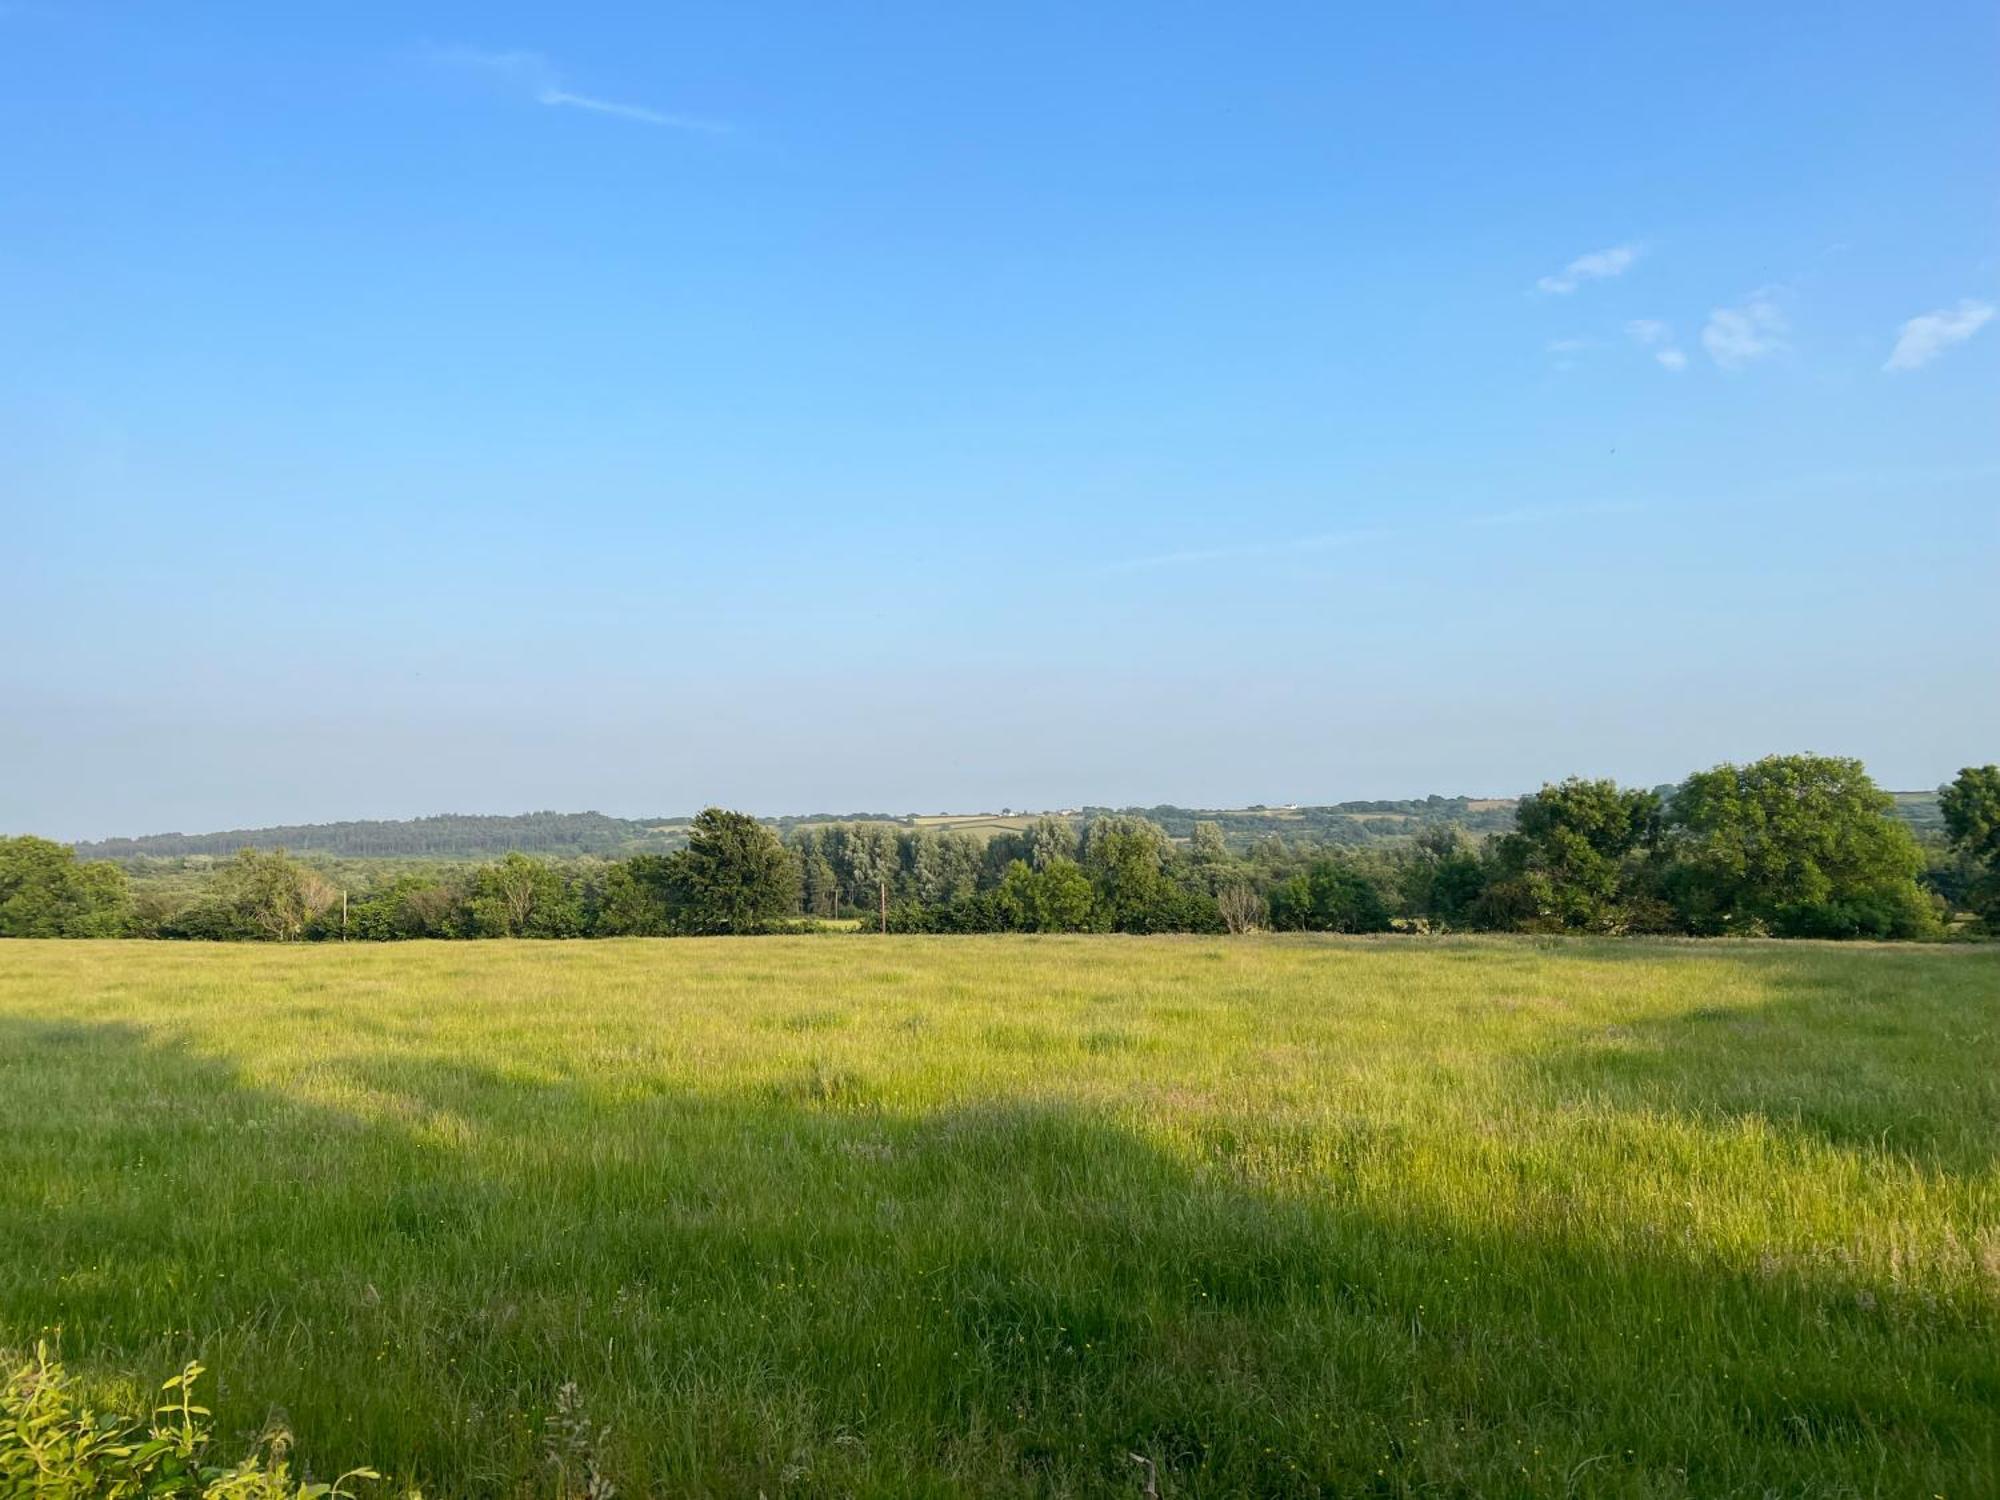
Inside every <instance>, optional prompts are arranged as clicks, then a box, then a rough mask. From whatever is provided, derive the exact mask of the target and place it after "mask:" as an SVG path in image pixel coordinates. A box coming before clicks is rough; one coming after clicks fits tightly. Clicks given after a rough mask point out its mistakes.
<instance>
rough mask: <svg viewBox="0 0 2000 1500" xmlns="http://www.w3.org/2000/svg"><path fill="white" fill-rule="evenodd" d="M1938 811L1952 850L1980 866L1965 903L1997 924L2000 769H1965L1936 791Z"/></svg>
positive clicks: (1999, 919) (1999, 914) (1999, 909)
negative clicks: (1942, 816)
mask: <svg viewBox="0 0 2000 1500" xmlns="http://www.w3.org/2000/svg"><path fill="white" fill-rule="evenodd" d="M1938 810H1939V811H1940V812H1941V813H1943V815H1944V826H1945V832H1946V833H1947V834H1949V835H1950V837H1951V842H1952V847H1953V848H1955V849H1957V850H1958V851H1959V852H1960V853H1961V854H1963V855H1965V856H1966V857H1967V858H1969V859H1971V860H1974V861H1976V862H1977V864H1978V865H1979V867H1980V874H1979V875H1978V876H1977V877H1975V878H1974V879H1973V880H1972V881H1970V882H1969V883H1968V884H1967V886H1966V889H1965V891H1964V898H1965V900H1966V901H1967V902H1968V903H1970V904H1971V905H1972V907H1973V908H1974V909H1975V910H1977V911H1978V912H1979V914H1980V915H1981V916H1983V917H1985V918H1986V920H1987V921H1988V922H1990V923H2000V766H1967V767H1966V768H1965V769H1964V770H1962V771H1960V772H1959V773H1958V777H1957V779H1956V780H1954V781H1953V782H1952V783H1951V785H1950V786H1947V787H1943V788H1940V789H1939V791H1938Z"/></svg>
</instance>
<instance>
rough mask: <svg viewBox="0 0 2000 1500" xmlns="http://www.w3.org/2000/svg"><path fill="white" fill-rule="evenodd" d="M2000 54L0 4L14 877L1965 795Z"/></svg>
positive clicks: (1304, 21) (1978, 589) (946, 17)
mask: <svg viewBox="0 0 2000 1500" xmlns="http://www.w3.org/2000/svg"><path fill="white" fill-rule="evenodd" d="M611 12H616V14H613V13H611ZM1997 14H2000V13H1996V11H1995V9H1994V7H1993V6H1992V5H1991V4H1989V3H1983V0H1981V3H1965V4H1936V5H1916V6H1885V5H1882V4H1880V3H1859V4H1832V5H1811V6H1777V5H1752V6H1745V5H1741V4H1730V5H1670V6H1668V5H1662V6H1605V5H1600V4H1576V5H1567V6H1554V5H1547V6H1538V5H1520V6H1476V5H1462V4H1452V5H1439V6H1424V5H1410V4H1396V5H1382V6H1378V7H1374V8H1370V9H1361V8H1355V7H1345V6H1330V5H1324V4H1297V5H1256V4H1250V5H1239V6H1220V5H1199V6H1196V5H1175V4H1161V3H1148V4H1132V5H1117V4H1102V5H1086V6H1078V5H1074V4H1061V5H1056V4H1046V5H1044V4H1023V3H1010V4H1006V5H989V6H979V5H971V4H967V5H939V4H936V3H924V4H915V3H911V4H870V5H825V4H810V5H808V4H798V5H775V4H755V3H730V4H710V5H701V6H681V5H663V6H657V7H639V6H631V7H608V8H603V9H602V10H600V9H599V8H595V7H578V6H556V5H543V6H529V5H519V4H505V3H493V0H481V3H479V4H469V3H468V4H431V5H409V4H389V3H376V4H369V3H343V4H338V5H336V4H318V5H304V4H300V5H270V4H248V3H245V4H232V3H207V4H202V5H162V4H140V3H132V4H126V5H118V4H109V3H96V0H0V141H4V143H5V145H4V148H0V521H4V529H0V549H4V551H3V552H0V569H4V571H0V577H4V580H5V586H6V590H7V594H8V596H9V606H8V609H7V612H6V613H7V619H8V622H9V629H8V632H7V636H8V639H7V645H6V649H5V651H4V659H0V830H26V829H33V830H38V831H43V832H47V833H50V834H54V835H58V836H69V837H85V836H94V835H100V834H107V833H137V832H147V831H158V830H166V829H183V830H188V831H193V830H200V829H209V828H215V827H229V826H241V825H248V824H257V823H264V822H272V821H293V820H319V819H330V818H340V817H363V816H405V815H411V814H418V813H425V812H433V811H444V810H456V811H516V810H521V809H526V808H535V807H557V808H583V807H597V808H601V809H603V810H605V811H609V812H616V813H625V814H643V813H653V812H668V811H682V810H687V809H691V808H694V807H696V806H699V805H701V804H702V803H705V802H710V801H720V802H724V803H729V804H734V805H738V806H743V807H747V808H750V809H753V810H757V811H767V812H774V811H782V810H810V809H836V810H841V809H854V808H877V809H892V810H905V809H917V810H926V811H928V810H938V809H944V808H953V809H962V808H986V807H998V806H1000V805H1003V804H1004V805H1011V806H1015V807H1021V806H1034V807H1040V806H1056V805H1064V804H1069V803H1075V802H1082V801H1093V802H1111V803H1127V802H1138V803H1150V802H1154V801H1162V800H1167V801H1176V802H1182V803H1200V804H1211V805H1218V804H1219V805H1234V804H1241V803H1244V802H1250V801H1294V800H1296V801H1330V800H1336V799H1341V798H1347V797H1365V796H1398V795H1407V794H1421V793H1425V792H1430V791H1440V792H1455V791H1464V792H1472V793H1504V792H1513V791H1518V790H1521V789H1524V788H1529V787H1532V786H1534V785H1536V784H1538V783H1539V782H1540V781H1542V780H1543V779H1545V778H1553V777H1560V776H1562V775H1564V774H1567V773H1570V772H1590V773H1597V774H1610V775H1615V776H1618V777H1620V778H1621V779H1625V780H1629V781H1633V782H1639V783H1647V784H1650V783H1654V782H1658V781H1663V780H1670V779H1676V778H1678V777H1679V776H1680V775H1682V774H1684V773H1685V772H1687V771H1688V770H1690V769H1693V768H1696V767H1699V766H1704V765H1708V764H1712V763H1714V762H1715V761H1718V760H1721V759H1740V758H1744V757H1749V756H1754V755H1757V754H1761V753H1765V752H1768V751H1775V750H1803V749H1813V750H1823V751H1828V752H1839V753H1847V754H1857V755H1860V756H1863V757H1864V758H1866V759H1867V760H1868V761H1869V763H1870V765H1871V766H1872V767H1873V768H1874V770H1875V771H1876V772H1877V774H1878V777H1879V778H1880V779H1881V780H1882V781H1884V782H1885V783H1887V784H1890V785H1895V786H1924V785H1932V784H1935V783H1936V782H1937V781H1939V780H1940V779H1942V778H1945V777H1948V776H1949V775H1950V774H1952V773H1953V772H1954V771H1955V770H1956V768H1957V767H1958V766H1960V765H1961V764H1964V763H1966V762H1968V761H1986V760H1991V759H1995V758H2000V666H1996V656H2000V653H1997V652H1996V645H2000V587H1996V580H1997V579H2000V503H1997V502H2000V399H1997V398H2000V318H1994V319H1993V320H1992V321H1991V322H1990V323H1989V322H1988V321H1987V320H1988V319H1989V318H1991V317H1992V309H1993V306H1994V305H1995V304H2000V236H1996V216H1995V205H1996V188H2000V171H1996V164H1997V162H2000V84H1996V72H1995V67H1994V61H1995V57H1996V55H2000V20H1996V15H1997Z"/></svg>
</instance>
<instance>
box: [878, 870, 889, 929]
mask: <svg viewBox="0 0 2000 1500" xmlns="http://www.w3.org/2000/svg"><path fill="white" fill-rule="evenodd" d="M875 889H876V890H877V891H879V892H880V893H881V896H882V930H883V931H884V932H887V931H888V930H889V877H888V876H886V875H878V876H876V877H875Z"/></svg>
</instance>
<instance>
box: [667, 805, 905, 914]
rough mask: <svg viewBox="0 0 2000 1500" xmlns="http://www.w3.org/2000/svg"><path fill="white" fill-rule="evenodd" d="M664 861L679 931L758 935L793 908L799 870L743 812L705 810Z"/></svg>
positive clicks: (774, 839) (770, 835)
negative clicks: (668, 866)
mask: <svg viewBox="0 0 2000 1500" xmlns="http://www.w3.org/2000/svg"><path fill="white" fill-rule="evenodd" d="M667 858H668V860H669V861H671V863H672V867H673V868H672V872H671V875H670V884H671V885H672V888H673V902H674V926H675V929H676V930H677V931H681V932H694V933H723V932H761V931H764V930H765V929H767V928H769V927H770V926H771V925H772V924H773V923H775V922H781V921H783V920H784V919H785V918H787V917H789V916H790V915H791V914H792V913H793V911H795V910H796V909H797V903H798V894H799V885H798V882H799V873H798V866H797V865H796V864H795V863H794V862H793V860H792V856H791V854H790V853H789V852H788V851H787V850H786V849H785V846H784V845H783V844H781V843H779V842H778V836H777V835H776V834H775V833H773V832H772V831H771V830H770V829H769V828H767V827H765V826H764V825H763V824H762V823H760V822H758V821H757V820H756V819H755V818H753V817H750V816H748V815H747V814H745V813H738V812H726V811H724V810H723V809H722V808H719V807H710V808H706V809H704V810H703V811H702V812H701V813H700V814H699V815H698V816H697V817H696V818H695V820H694V826H693V827H692V828H691V829H690V830H689V833H688V846H687V848H685V849H683V850H680V851H679V852H678V853H675V854H671V855H669V856H667ZM883 868H884V870H885V872H886V869H887V866H886V864H885V865H884V866H883Z"/></svg>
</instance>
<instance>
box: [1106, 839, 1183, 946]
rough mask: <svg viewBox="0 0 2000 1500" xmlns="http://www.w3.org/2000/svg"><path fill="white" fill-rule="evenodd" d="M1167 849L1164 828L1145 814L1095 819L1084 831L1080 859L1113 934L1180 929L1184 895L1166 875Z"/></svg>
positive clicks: (1169, 843) (1169, 845) (1168, 845)
mask: <svg viewBox="0 0 2000 1500" xmlns="http://www.w3.org/2000/svg"><path fill="white" fill-rule="evenodd" d="M1172 848H1173V845H1172V843H1171V842H1170V841H1169V840H1168V838H1167V834H1166V830H1165V829H1163V828H1161V827H1160V825H1159V824H1157V823H1153V822H1149V821H1148V820H1147V819H1145V818H1128V817H1123V816H1112V817H1103V818H1097V819H1094V820H1092V822H1091V823H1090V824H1089V825H1088V826H1087V827H1086V828H1085V829H1084V831H1083V840H1082V846H1081V853H1082V860H1081V863H1082V866H1083V869H1084V871H1085V873H1086V874H1088V875H1089V877H1090V881H1091V884H1092V885H1093V886H1095V887H1096V889H1097V904H1098V915H1099V917H1100V918H1101V919H1102V921H1103V922H1104V924H1105V925H1106V926H1107V927H1109V928H1110V929H1111V930H1112V931H1113V932H1172V931H1176V930H1180V929H1181V927H1182V921H1183V918H1182V915H1181V912H1182V908H1183V907H1184V905H1185V904H1186V896H1185V893H1184V892H1183V891H1181V890H1180V889H1179V888H1178V887H1177V886H1176V885H1175V884H1174V883H1173V882H1171V881H1170V880H1168V879H1167V875H1166V864H1167V857H1168V854H1169V852H1170V851H1171V849H1172Z"/></svg>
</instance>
